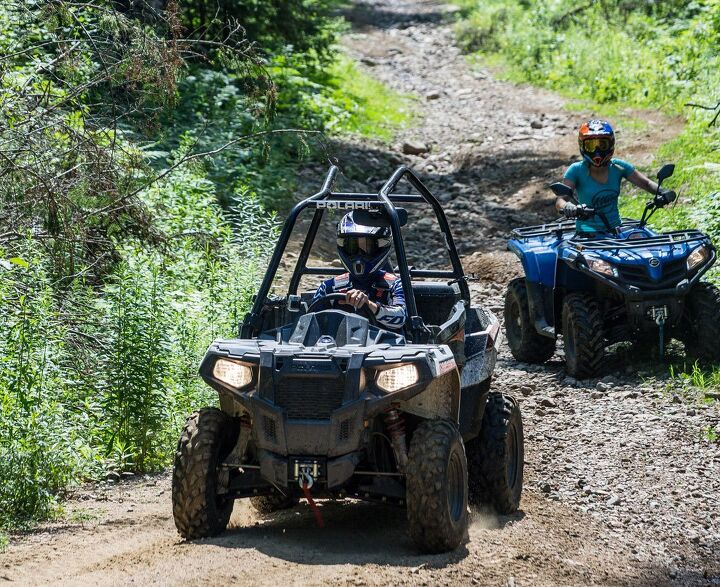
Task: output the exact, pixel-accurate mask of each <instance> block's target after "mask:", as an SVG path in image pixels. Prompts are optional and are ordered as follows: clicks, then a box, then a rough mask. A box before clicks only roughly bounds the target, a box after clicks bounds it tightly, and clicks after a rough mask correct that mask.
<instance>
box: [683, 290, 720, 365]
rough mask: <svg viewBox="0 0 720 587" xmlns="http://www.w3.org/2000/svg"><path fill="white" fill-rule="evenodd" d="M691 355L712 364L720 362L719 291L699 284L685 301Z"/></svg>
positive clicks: (688, 344)
mask: <svg viewBox="0 0 720 587" xmlns="http://www.w3.org/2000/svg"><path fill="white" fill-rule="evenodd" d="M687 306H688V314H689V317H690V324H689V330H690V336H688V337H687V347H688V351H689V352H690V354H691V355H693V356H695V357H697V358H699V359H702V360H706V361H712V362H714V363H717V362H720V289H718V288H717V287H716V286H714V285H713V284H711V283H705V282H701V283H698V284H697V285H695V287H693V288H692V290H691V291H690V295H688V300H687Z"/></svg>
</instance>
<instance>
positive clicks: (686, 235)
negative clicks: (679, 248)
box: [568, 229, 709, 251]
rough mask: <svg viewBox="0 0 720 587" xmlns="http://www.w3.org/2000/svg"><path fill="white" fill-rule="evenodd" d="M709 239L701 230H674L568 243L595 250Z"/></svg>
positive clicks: (637, 247) (575, 246) (577, 240)
mask: <svg viewBox="0 0 720 587" xmlns="http://www.w3.org/2000/svg"><path fill="white" fill-rule="evenodd" d="M702 240H709V239H708V236H707V235H706V234H703V233H702V232H700V231H699V230H695V229H689V230H673V231H670V232H664V233H662V234H659V235H657V236H649V237H645V238H638V239H627V240H622V239H613V238H598V239H575V238H573V239H570V240H569V241H568V244H569V245H570V246H572V247H573V248H575V249H577V250H578V251H582V250H584V249H595V250H615V249H622V250H625V249H643V248H648V247H658V246H665V245H681V244H686V243H691V242H693V241H702Z"/></svg>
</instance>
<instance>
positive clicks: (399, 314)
mask: <svg viewBox="0 0 720 587" xmlns="http://www.w3.org/2000/svg"><path fill="white" fill-rule="evenodd" d="M351 289H359V290H361V291H364V292H365V293H366V294H367V296H368V298H369V299H370V301H372V302H375V303H376V304H377V305H378V312H377V314H376V315H375V319H376V320H377V322H378V324H379V325H381V326H383V327H387V328H393V329H398V328H402V327H403V325H404V324H405V318H406V317H407V311H406V309H405V294H404V293H403V286H402V281H401V280H400V278H399V277H398V276H397V275H395V274H393V273H387V272H386V271H378V272H377V273H376V274H375V276H374V278H373V280H372V282H371V284H370V287H367V286H361V285H359V284H355V283H353V282H352V279H351V278H350V274H349V273H343V274H342V275H338V276H337V277H333V278H332V279H328V280H326V281H323V282H322V283H321V284H320V287H318V289H317V291H316V292H315V295H314V296H313V299H312V301H313V303H314V302H315V301H317V300H319V299H320V298H323V297H325V296H326V295H329V294H331V293H344V292H346V291H349V290H351Z"/></svg>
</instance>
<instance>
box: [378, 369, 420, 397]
mask: <svg viewBox="0 0 720 587" xmlns="http://www.w3.org/2000/svg"><path fill="white" fill-rule="evenodd" d="M419 379H420V375H419V374H418V370H417V367H415V365H401V366H400V367H393V368H392V369H386V370H385V371H380V374H379V375H378V378H377V384H378V387H379V388H380V389H383V390H385V391H388V392H393V391H398V390H400V389H405V388H406V387H410V386H411V385H414V384H416V383H417V382H418V380H419Z"/></svg>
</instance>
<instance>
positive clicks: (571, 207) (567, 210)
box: [560, 202, 578, 218]
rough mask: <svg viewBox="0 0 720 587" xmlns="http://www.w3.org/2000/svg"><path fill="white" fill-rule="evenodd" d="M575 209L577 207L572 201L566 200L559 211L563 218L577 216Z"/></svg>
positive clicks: (576, 209)
mask: <svg viewBox="0 0 720 587" xmlns="http://www.w3.org/2000/svg"><path fill="white" fill-rule="evenodd" d="M577 211H578V207H577V206H576V205H575V204H573V203H572V202H568V203H567V204H565V205H564V206H563V208H562V210H560V213H561V214H562V215H563V216H565V218H577Z"/></svg>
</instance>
